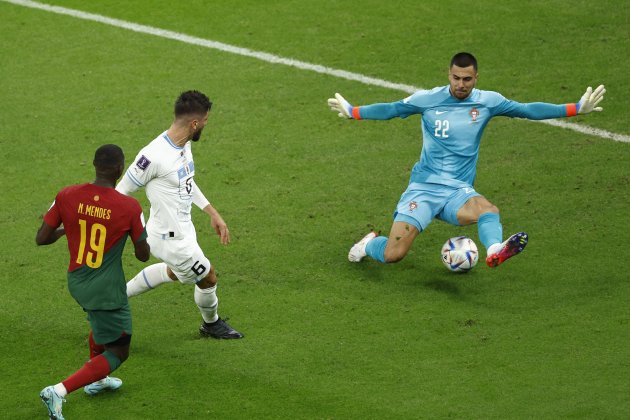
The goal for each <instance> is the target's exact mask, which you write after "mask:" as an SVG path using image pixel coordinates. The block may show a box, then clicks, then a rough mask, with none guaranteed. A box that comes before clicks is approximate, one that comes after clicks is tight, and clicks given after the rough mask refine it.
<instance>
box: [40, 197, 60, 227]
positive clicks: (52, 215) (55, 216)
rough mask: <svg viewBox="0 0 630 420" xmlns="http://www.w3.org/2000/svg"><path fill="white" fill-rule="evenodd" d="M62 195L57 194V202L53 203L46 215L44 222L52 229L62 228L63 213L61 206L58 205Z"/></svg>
mask: <svg viewBox="0 0 630 420" xmlns="http://www.w3.org/2000/svg"><path fill="white" fill-rule="evenodd" d="M60 194H61V193H59V194H57V197H56V198H55V201H53V203H52V205H51V206H50V208H49V209H48V211H47V212H46V214H45V215H44V222H46V224H47V225H48V226H50V227H53V228H58V227H59V226H61V223H62V220H61V213H60V212H59V206H58V205H57V201H58V200H59V196H60Z"/></svg>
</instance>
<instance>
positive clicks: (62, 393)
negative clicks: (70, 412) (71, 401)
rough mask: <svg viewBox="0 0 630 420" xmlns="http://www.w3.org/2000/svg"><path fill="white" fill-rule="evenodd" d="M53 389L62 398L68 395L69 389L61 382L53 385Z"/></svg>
mask: <svg viewBox="0 0 630 420" xmlns="http://www.w3.org/2000/svg"><path fill="white" fill-rule="evenodd" d="M53 389H54V390H55V392H56V393H57V395H59V396H60V397H61V398H65V396H66V395H68V391H67V390H66V387H65V386H63V384H62V383H61V382H59V383H58V384H57V385H55V386H53Z"/></svg>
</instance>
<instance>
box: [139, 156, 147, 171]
mask: <svg viewBox="0 0 630 420" xmlns="http://www.w3.org/2000/svg"><path fill="white" fill-rule="evenodd" d="M150 164H151V161H150V160H149V159H147V157H146V156H145V155H142V156H140V159H138V161H137V162H136V166H137V167H138V168H140V169H142V170H143V171H144V170H145V169H147V168H148V167H149V165H150Z"/></svg>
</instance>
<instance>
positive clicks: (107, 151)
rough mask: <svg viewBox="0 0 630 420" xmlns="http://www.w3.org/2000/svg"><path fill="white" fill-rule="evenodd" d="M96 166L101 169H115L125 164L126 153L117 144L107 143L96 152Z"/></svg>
mask: <svg viewBox="0 0 630 420" xmlns="http://www.w3.org/2000/svg"><path fill="white" fill-rule="evenodd" d="M93 163H94V167H95V168H97V169H99V170H107V169H115V168H118V167H119V166H121V165H122V166H124V165H125V154H124V153H123V151H122V149H121V148H120V147H118V146H117V145H115V144H105V145H103V146H101V147H99V148H98V149H96V152H95V153H94V162H93Z"/></svg>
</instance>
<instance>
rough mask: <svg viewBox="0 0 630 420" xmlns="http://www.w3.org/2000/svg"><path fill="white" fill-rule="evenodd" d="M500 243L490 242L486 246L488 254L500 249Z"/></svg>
mask: <svg viewBox="0 0 630 420" xmlns="http://www.w3.org/2000/svg"><path fill="white" fill-rule="evenodd" d="M501 245H502V243H500V242H497V243H496V244H492V245H490V246H489V247H488V255H492V254H494V253H495V252H499V251H500V250H501Z"/></svg>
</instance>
